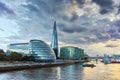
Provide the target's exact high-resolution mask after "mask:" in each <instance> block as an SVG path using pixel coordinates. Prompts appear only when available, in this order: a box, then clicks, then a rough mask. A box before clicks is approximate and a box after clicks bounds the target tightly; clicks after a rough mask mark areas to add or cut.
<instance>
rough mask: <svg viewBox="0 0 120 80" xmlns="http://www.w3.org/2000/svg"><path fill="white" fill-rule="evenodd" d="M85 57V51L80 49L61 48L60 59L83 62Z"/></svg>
mask: <svg viewBox="0 0 120 80" xmlns="http://www.w3.org/2000/svg"><path fill="white" fill-rule="evenodd" d="M83 57H84V50H83V49H81V48H78V47H73V46H65V47H61V48H60V58H62V59H74V60H81V59H83Z"/></svg>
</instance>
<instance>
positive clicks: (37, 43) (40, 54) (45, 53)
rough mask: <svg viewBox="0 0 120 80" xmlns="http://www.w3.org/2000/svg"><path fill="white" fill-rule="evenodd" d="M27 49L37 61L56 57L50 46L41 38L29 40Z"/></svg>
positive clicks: (51, 59) (50, 59) (52, 59)
mask: <svg viewBox="0 0 120 80" xmlns="http://www.w3.org/2000/svg"><path fill="white" fill-rule="evenodd" d="M29 51H30V53H31V54H32V55H33V56H35V59H36V60H37V61H44V60H47V61H54V60H55V59H56V56H55V53H54V51H53V50H52V48H50V47H49V45H47V44H46V43H45V42H43V41H41V40H30V43H29Z"/></svg>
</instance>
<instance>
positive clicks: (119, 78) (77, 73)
mask: <svg viewBox="0 0 120 80" xmlns="http://www.w3.org/2000/svg"><path fill="white" fill-rule="evenodd" d="M91 63H94V64H95V65H96V67H94V68H90V67H82V66H81V64H74V65H67V66H59V67H50V68H41V69H31V70H22V71H12V72H5V73H0V80H120V64H107V65H105V64H103V63H101V62H98V63H95V62H91Z"/></svg>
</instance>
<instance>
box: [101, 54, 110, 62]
mask: <svg viewBox="0 0 120 80" xmlns="http://www.w3.org/2000/svg"><path fill="white" fill-rule="evenodd" d="M102 60H103V62H104V63H105V64H110V63H111V59H110V58H109V56H108V55H104V57H103V59H102Z"/></svg>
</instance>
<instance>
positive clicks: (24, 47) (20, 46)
mask: <svg viewBox="0 0 120 80" xmlns="http://www.w3.org/2000/svg"><path fill="white" fill-rule="evenodd" d="M28 47H29V46H28V43H16V44H10V45H8V50H7V51H8V52H9V53H7V54H10V52H19V53H21V54H23V55H29V48H28Z"/></svg>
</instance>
